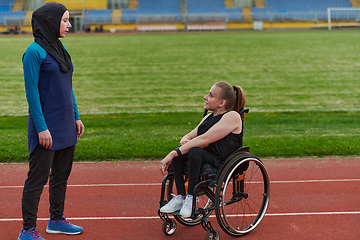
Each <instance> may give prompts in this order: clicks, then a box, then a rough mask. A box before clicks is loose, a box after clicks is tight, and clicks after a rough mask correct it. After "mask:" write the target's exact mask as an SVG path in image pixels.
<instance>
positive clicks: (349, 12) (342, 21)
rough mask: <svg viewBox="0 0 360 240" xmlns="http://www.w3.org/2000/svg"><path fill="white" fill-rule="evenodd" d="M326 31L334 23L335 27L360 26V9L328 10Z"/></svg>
mask: <svg viewBox="0 0 360 240" xmlns="http://www.w3.org/2000/svg"><path fill="white" fill-rule="evenodd" d="M327 18H328V29H329V30H331V26H332V24H333V23H334V22H336V26H337V27H342V26H344V27H345V26H347V27H349V26H351V27H355V26H356V27H359V26H360V24H359V22H360V7H359V8H354V7H353V8H328V9H327Z"/></svg>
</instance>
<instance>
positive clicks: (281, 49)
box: [0, 31, 360, 162]
mask: <svg viewBox="0 0 360 240" xmlns="http://www.w3.org/2000/svg"><path fill="white" fill-rule="evenodd" d="M359 38H360V32H359V31H331V32H328V31H305V32H238V33H179V34H129V35H126V34H123V35H69V36H67V37H66V38H65V39H63V40H62V41H63V43H64V45H65V46H66V48H67V49H68V51H69V52H70V55H71V57H72V60H73V64H74V77H73V86H74V91H75V95H76V99H77V103H78V107H79V111H80V113H81V116H82V120H83V122H84V124H85V127H86V133H85V134H84V136H83V137H82V138H80V139H79V144H78V146H77V153H76V159H77V160H95V159H96V160H109V159H138V158H140V159H159V158H161V157H162V156H164V155H166V153H167V152H168V151H169V150H171V149H172V148H173V147H174V146H176V145H177V143H178V141H179V139H180V138H181V136H182V135H184V134H186V133H187V132H188V131H189V130H191V129H192V128H193V127H195V126H196V124H197V122H198V121H200V119H201V113H202V108H203V104H204V101H203V96H204V95H205V94H206V93H207V92H208V90H209V88H210V87H211V86H212V84H213V83H214V82H216V81H227V82H229V83H231V84H233V85H240V86H242V87H243V88H244V90H245V92H246V95H247V107H248V108H250V113H249V114H248V116H247V118H246V124H245V134H246V135H245V138H244V144H245V145H249V146H251V152H252V153H254V154H257V155H259V156H260V157H305V156H333V155H341V156H349V155H358V154H359V148H360V135H359V132H360V130H359V124H360V120H359V117H358V113H359V110H360V106H359V105H360V97H359V92H360V81H359V77H360V74H359V73H360V70H359V69H360V55H359V54H358V53H359V52H360V45H359V44H357V43H358V40H359ZM32 41H33V39H32V37H31V36H17V37H0V46H1V58H0V88H1V92H0V102H1V106H0V115H1V117H0V142H1V146H0V150H1V151H0V161H2V162H9V161H25V160H26V159H27V138H26V116H25V115H26V113H27V103H26V98H25V93H24V84H23V75H22V63H21V57H22V54H23V53H24V51H25V50H26V48H27V46H28V45H29V44H30V43H31V42H32Z"/></svg>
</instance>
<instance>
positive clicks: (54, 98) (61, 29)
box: [18, 2, 84, 240]
mask: <svg viewBox="0 0 360 240" xmlns="http://www.w3.org/2000/svg"><path fill="white" fill-rule="evenodd" d="M31 24H32V29H33V35H34V38H35V40H34V42H33V43H31V44H30V46H29V47H28V48H27V50H26V52H25V53H24V55H23V70H24V80H25V91H26V98H27V101H28V104H29V118H28V147H29V172H28V178H27V180H26V181H25V185H24V190H23V196H22V214H23V229H22V230H21V232H20V236H19V238H18V239H19V240H23V239H26V240H31V239H43V238H41V236H40V234H39V232H38V231H37V229H36V220H37V212H38V205H39V201H40V195H41V193H42V191H43V187H44V185H45V184H46V182H47V181H48V178H49V200H50V209H49V211H50V219H49V221H48V225H47V228H46V232H48V233H63V234H79V233H81V232H82V230H83V229H82V228H81V227H78V226H76V225H73V224H71V223H70V222H68V221H67V220H66V219H65V217H64V216H63V212H64V202H65V193H66V186H67V179H68V177H69V175H70V172H71V168H72V163H73V158H74V150H75V144H76V143H77V137H81V136H82V135H83V133H84V125H83V124H82V122H81V120H80V116H79V113H78V109H77V105H76V101H75V95H74V92H73V89H72V73H73V65H72V63H71V58H70V55H69V53H68V52H67V50H66V49H65V48H64V46H63V45H62V43H61V41H60V40H59V39H58V38H63V37H65V35H66V33H67V32H68V31H69V29H70V28H71V24H70V22H69V11H68V10H67V9H66V7H65V6H64V5H62V4H60V3H55V2H49V3H46V4H44V5H43V6H42V7H40V8H38V9H37V10H36V11H34V13H33V15H32V23H31Z"/></svg>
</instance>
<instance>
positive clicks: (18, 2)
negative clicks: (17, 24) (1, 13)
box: [12, 0, 23, 11]
mask: <svg viewBox="0 0 360 240" xmlns="http://www.w3.org/2000/svg"><path fill="white" fill-rule="evenodd" d="M12 10H13V11H22V10H23V1H22V0H15V2H14V5H13V8H12Z"/></svg>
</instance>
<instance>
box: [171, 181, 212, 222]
mask: <svg viewBox="0 0 360 240" xmlns="http://www.w3.org/2000/svg"><path fill="white" fill-rule="evenodd" d="M213 190H214V189H213ZM174 193H176V186H175V180H174V177H173V176H172V177H169V178H168V181H167V183H166V195H165V196H166V198H167V201H170V200H171V198H172V197H173V196H172V195H171V194H174ZM211 204H212V201H211V200H210V199H209V198H208V197H207V196H206V195H205V194H204V193H203V192H198V193H197V194H196V207H195V209H199V208H203V209H206V208H208V207H209V206H211ZM211 213H212V211H209V212H208V214H207V215H206V216H209V215H210V214H211ZM202 217H203V216H202V215H199V216H198V217H197V218H196V219H192V218H185V217H182V216H180V215H174V218H175V219H176V220H177V221H178V222H179V223H181V224H183V225H185V226H195V225H198V224H200V223H201V219H202Z"/></svg>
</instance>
